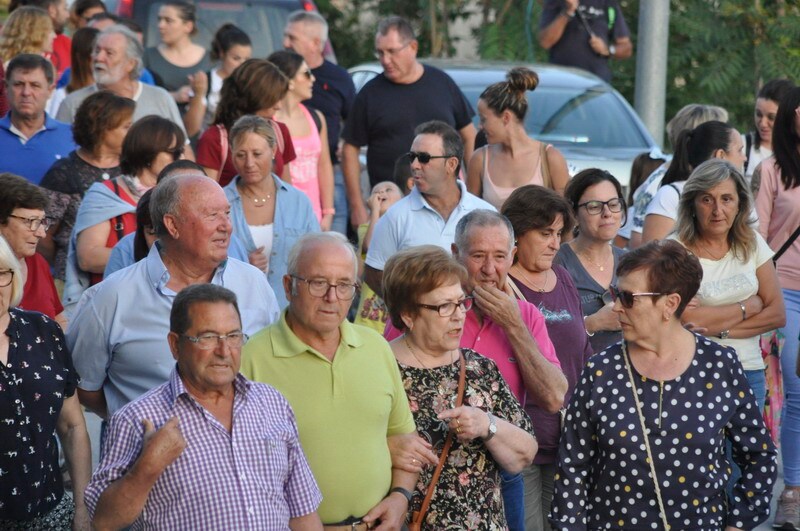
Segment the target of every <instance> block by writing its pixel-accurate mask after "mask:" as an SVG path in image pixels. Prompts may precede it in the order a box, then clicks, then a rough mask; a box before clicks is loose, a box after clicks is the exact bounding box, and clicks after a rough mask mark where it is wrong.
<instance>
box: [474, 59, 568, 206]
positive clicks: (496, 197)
mask: <svg viewBox="0 0 800 531" xmlns="http://www.w3.org/2000/svg"><path fill="white" fill-rule="evenodd" d="M506 79H507V80H506V81H501V82H499V83H494V84H493V85H489V86H488V87H487V88H486V90H484V91H483V93H482V94H481V96H480V99H479V100H478V116H479V117H480V121H481V128H482V129H483V131H484V133H485V134H486V141H487V142H488V143H489V145H487V146H484V147H482V148H480V149H477V150H475V153H473V154H472V158H471V159H470V161H469V166H468V168H469V172H468V174H467V189H468V190H469V191H470V192H471V193H473V194H475V195H477V196H479V197H482V198H484V199H485V200H486V201H488V202H489V203H491V204H492V205H494V207H495V208H497V209H498V210H499V209H500V207H502V206H503V201H505V200H506V198H507V197H508V196H509V195H511V192H513V191H514V190H515V189H517V188H519V187H520V186H524V185H526V184H538V185H541V186H544V187H546V188H550V189H551V190H555V191H556V192H558V193H559V194H561V195H563V194H564V188H565V187H566V186H567V181H569V172H568V170H567V162H566V161H565V160H564V156H563V155H561V153H560V152H559V151H558V150H557V149H556V148H554V147H553V146H552V145H550V144H543V143H542V142H539V141H538V140H534V139H533V138H531V137H529V136H528V133H527V132H526V131H525V115H526V114H527V113H528V98H527V96H526V93H527V92H528V91H529V90H534V89H536V86H537V85H538V84H539V76H538V75H536V72H534V71H533V70H530V69H528V68H524V67H517V68H512V69H511V70H510V71H509V72H508V74H506ZM490 174H491V176H490Z"/></svg>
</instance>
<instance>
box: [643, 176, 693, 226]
mask: <svg viewBox="0 0 800 531" xmlns="http://www.w3.org/2000/svg"><path fill="white" fill-rule="evenodd" d="M685 184H686V181H678V182H676V183H671V184H665V185H663V186H662V187H661V188H659V189H658V192H656V195H655V197H653V200H652V201H650V204H649V205H647V211H646V212H645V217H647V216H649V215H650V214H658V215H659V216H664V217H665V218H669V219H672V220H676V219H678V203H679V202H680V200H681V192H683V185H685Z"/></svg>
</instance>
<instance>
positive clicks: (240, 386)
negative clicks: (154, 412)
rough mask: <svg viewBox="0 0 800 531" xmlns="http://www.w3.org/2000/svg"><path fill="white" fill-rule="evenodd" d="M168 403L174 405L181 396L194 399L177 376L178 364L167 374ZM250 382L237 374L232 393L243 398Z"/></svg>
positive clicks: (178, 375)
mask: <svg viewBox="0 0 800 531" xmlns="http://www.w3.org/2000/svg"><path fill="white" fill-rule="evenodd" d="M168 382H169V386H168V387H169V401H170V403H171V404H173V405H174V404H175V402H176V401H177V400H178V398H179V397H180V396H182V395H186V397H187V398H189V399H191V400H194V397H193V396H192V395H191V393H189V391H188V390H187V389H186V386H185V385H184V384H183V379H182V378H181V376H180V374H178V364H177V363H176V364H175V365H174V366H173V367H172V372H170V374H169V380H168ZM251 385H252V382H251V381H250V380H248V379H247V378H245V377H244V376H242V373H237V374H236V378H235V379H234V380H233V389H234V393H235V394H236V395H238V396H241V397H245V396H246V395H247V392H248V391H249V390H250V386H251Z"/></svg>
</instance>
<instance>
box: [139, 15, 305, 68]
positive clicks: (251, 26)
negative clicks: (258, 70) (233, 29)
mask: <svg viewBox="0 0 800 531" xmlns="http://www.w3.org/2000/svg"><path fill="white" fill-rule="evenodd" d="M161 5H162V4H161V3H153V4H150V6H149V9H148V11H147V31H146V35H147V42H146V43H145V47H151V46H157V45H158V43H159V34H158V10H159V8H160V7H161ZM291 11H292V10H291V9H289V6H285V5H284V6H279V5H277V6H276V5H269V4H258V3H250V2H197V29H198V34H197V35H195V36H194V37H193V38H192V40H193V41H194V42H196V43H197V44H199V45H200V46H203V47H204V48H206V49H211V46H210V45H211V40H212V39H213V38H214V33H216V31H217V29H219V27H220V26H222V25H223V24H225V23H228V22H231V23H233V24H235V25H237V26H238V27H239V28H241V29H242V30H243V31H244V32H245V33H247V34H248V35H249V36H250V39H251V40H252V41H253V57H267V56H268V55H269V54H271V53H272V52H273V51H275V50H282V49H283V28H284V26H286V20H287V19H288V17H289V14H290V13H291Z"/></svg>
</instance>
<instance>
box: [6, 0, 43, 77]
mask: <svg viewBox="0 0 800 531" xmlns="http://www.w3.org/2000/svg"><path fill="white" fill-rule="evenodd" d="M55 35H56V34H55V31H54V29H53V21H52V20H50V15H48V14H47V11H45V10H44V9H41V8H38V7H33V6H23V7H19V8H17V9H15V10H14V12H13V13H11V15H9V17H8V19H7V20H6V22H5V24H3V29H2V30H1V31H0V60H2V62H3V66H8V62H9V61H11V59H13V58H14V57H15V56H17V55H19V54H21V53H35V54H40V55H44V54H48V53H51V52H52V51H53V37H55Z"/></svg>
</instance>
